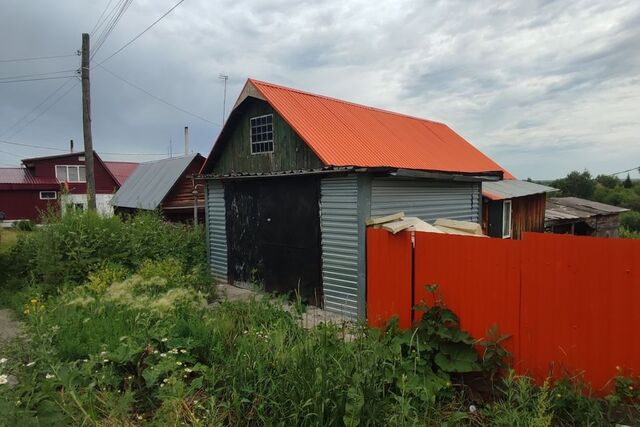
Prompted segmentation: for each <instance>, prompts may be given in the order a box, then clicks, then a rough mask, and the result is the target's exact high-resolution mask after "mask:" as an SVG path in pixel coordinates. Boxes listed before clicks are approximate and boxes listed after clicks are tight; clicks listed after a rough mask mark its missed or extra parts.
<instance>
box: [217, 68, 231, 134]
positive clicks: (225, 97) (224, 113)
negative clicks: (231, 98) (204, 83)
mask: <svg viewBox="0 0 640 427" xmlns="http://www.w3.org/2000/svg"><path fill="white" fill-rule="evenodd" d="M218 78H219V79H220V80H224V95H223V96H222V125H223V126H224V116H225V115H226V111H225V107H226V105H227V80H229V76H228V75H226V74H222V73H220V74H218Z"/></svg>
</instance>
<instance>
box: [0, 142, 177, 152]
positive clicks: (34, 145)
mask: <svg viewBox="0 0 640 427" xmlns="http://www.w3.org/2000/svg"><path fill="white" fill-rule="evenodd" d="M0 144H9V145H16V146H19V147H29V148H39V149H42V150H51V151H59V152H63V153H67V152H68V151H69V150H67V149H62V148H54V147H46V146H44V145H36V144H25V143H22V142H14V141H7V140H4V139H0ZM100 153H101V154H109V155H116V156H166V153H115V152H107V151H100Z"/></svg>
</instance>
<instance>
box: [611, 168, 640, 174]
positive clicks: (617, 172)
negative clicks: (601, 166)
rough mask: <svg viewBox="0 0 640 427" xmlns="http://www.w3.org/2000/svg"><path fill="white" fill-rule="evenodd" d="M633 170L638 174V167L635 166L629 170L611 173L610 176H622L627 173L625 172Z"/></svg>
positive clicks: (639, 169) (639, 170)
mask: <svg viewBox="0 0 640 427" xmlns="http://www.w3.org/2000/svg"><path fill="white" fill-rule="evenodd" d="M635 170H637V171H638V172H640V166H636V167H635V168H631V169H627V170H623V171H620V172H615V173H612V174H611V176H614V175H620V174H622V173H627V172H631V171H635Z"/></svg>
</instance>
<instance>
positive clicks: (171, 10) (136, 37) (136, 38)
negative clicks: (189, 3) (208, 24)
mask: <svg viewBox="0 0 640 427" xmlns="http://www.w3.org/2000/svg"><path fill="white" fill-rule="evenodd" d="M182 2H184V0H180V1H179V2H178V3H176V4H175V5H173V7H172V8H171V9H169V10H168V11H166V12H165V13H164V14H163V15H162V16H161V17H160V18H158V19H156V20H155V21H153V22H152V23H151V25H149V26H148V27H147V28H145V29H144V30H143V31H142V32H141V33H140V34H138V35H137V36H135V37H134V38H132V39H131V40H129V41H128V42H127V43H125V44H124V45H123V46H122V47H121V48H120V49H118V50H116V51H115V52H113V53H112V54H111V55H109V56H107V57H106V58H105V59H104V60H102V61H101V62H100V63H99V64H98V65H102V64H104V63H105V62H107V61H108V60H110V59H111V58H113V57H114V56H116V55H117V54H119V53H120V52H122V51H123V50H124V49H125V48H127V46H129V45H130V44H131V43H133V42H135V41H136V40H138V39H139V38H140V36H142V35H143V34H144V33H146V32H147V31H149V30H150V29H151V28H152V27H153V26H154V25H156V24H157V23H158V22H160V21H162V19H164V17H165V16H167V15H168V14H170V13H171V12H173V10H174V9H175V8H177V7H178V6H180V5H181V4H182Z"/></svg>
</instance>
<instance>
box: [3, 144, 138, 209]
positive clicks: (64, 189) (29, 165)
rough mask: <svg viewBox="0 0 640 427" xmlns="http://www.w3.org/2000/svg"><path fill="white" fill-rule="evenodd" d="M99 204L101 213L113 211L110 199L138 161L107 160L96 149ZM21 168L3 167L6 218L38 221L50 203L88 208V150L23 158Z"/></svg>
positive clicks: (97, 198)
mask: <svg viewBox="0 0 640 427" xmlns="http://www.w3.org/2000/svg"><path fill="white" fill-rule="evenodd" d="M94 159H95V160H94V167H95V181H96V205H97V209H98V212H100V213H102V214H106V215H108V214H111V213H112V208H111V206H110V205H109V201H110V200H111V198H112V197H113V194H114V193H115V192H116V191H117V190H118V189H119V188H120V186H121V185H122V184H123V183H124V181H125V180H126V178H127V177H128V176H129V175H130V174H131V173H132V172H133V171H134V170H135V168H136V167H137V163H130V162H104V161H103V160H102V159H101V158H100V156H98V154H97V153H95V152H94ZM22 164H23V167H21V168H0V212H3V213H4V220H5V221H17V220H23V219H29V220H32V221H38V219H39V217H40V213H41V212H42V211H43V210H46V209H48V208H49V206H54V207H56V206H58V199H59V198H60V197H61V196H63V195H64V197H65V200H64V205H65V206H73V207H75V208H81V209H85V208H86V205H87V183H86V172H85V157H84V152H79V153H68V154H61V155H56V156H47V157H35V158H31V159H24V160H22Z"/></svg>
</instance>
